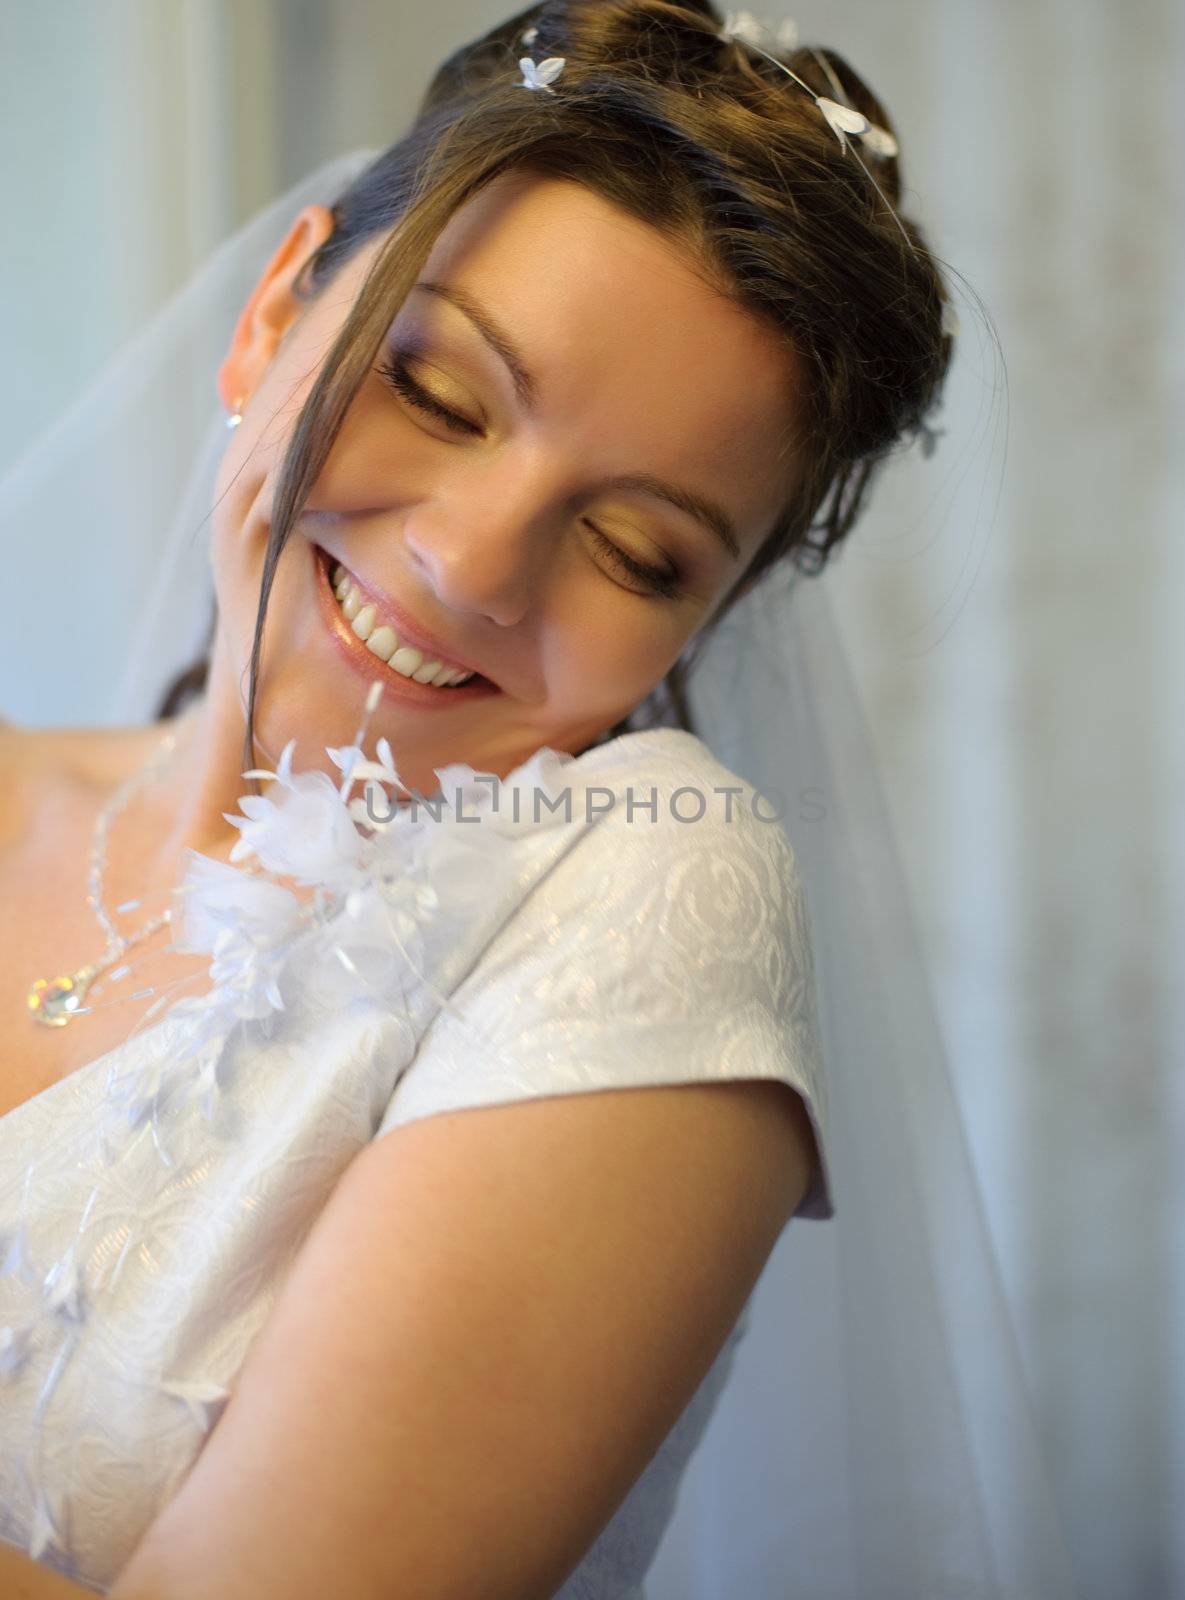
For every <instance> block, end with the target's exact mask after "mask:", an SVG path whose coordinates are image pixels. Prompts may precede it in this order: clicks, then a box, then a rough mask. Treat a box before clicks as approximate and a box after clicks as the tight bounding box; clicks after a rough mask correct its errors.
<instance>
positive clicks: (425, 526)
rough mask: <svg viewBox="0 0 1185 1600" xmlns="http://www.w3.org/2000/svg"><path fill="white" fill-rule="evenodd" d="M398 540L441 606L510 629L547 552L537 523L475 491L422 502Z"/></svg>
mask: <svg viewBox="0 0 1185 1600" xmlns="http://www.w3.org/2000/svg"><path fill="white" fill-rule="evenodd" d="M404 541H405V544H406V547H407V550H408V552H409V554H410V555H411V558H412V560H413V561H414V562H415V563H416V564H417V566H418V567H419V568H420V570H421V572H422V573H423V576H424V580H425V582H426V583H428V584H430V585H431V587H432V589H433V592H434V593H435V595H436V597H437V599H438V600H439V601H440V603H441V605H442V606H444V607H447V608H448V609H449V610H450V611H456V612H461V613H465V612H470V613H474V614H480V615H482V616H485V617H489V618H490V620H491V621H492V622H496V623H498V624H499V625H500V626H501V627H504V628H509V627H513V626H514V624H515V623H517V622H521V621H522V619H523V618H524V617H525V616H526V615H527V612H528V611H529V609H530V606H531V602H532V596H533V595H534V594H535V592H536V590H537V589H538V586H539V584H540V583H541V582H542V581H543V574H544V568H545V566H546V563H547V551H546V548H545V545H544V542H543V538H542V530H541V528H540V526H539V524H538V522H537V521H535V522H533V521H532V518H531V517H530V516H529V515H524V513H523V508H522V506H521V504H520V505H519V506H518V507H517V508H515V507H513V506H510V505H509V504H506V503H503V504H502V505H496V504H492V503H491V498H490V497H486V498H483V497H481V496H480V495H475V496H472V497H465V498H464V499H457V500H451V501H450V502H449V503H448V505H447V506H446V505H443V504H431V505H429V504H424V505H422V506H420V507H419V508H418V512H417V513H413V515H412V517H411V520H410V521H409V522H408V524H407V526H406V529H405V533H404Z"/></svg>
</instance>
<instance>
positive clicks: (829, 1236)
mask: <svg viewBox="0 0 1185 1600" xmlns="http://www.w3.org/2000/svg"><path fill="white" fill-rule="evenodd" d="M375 153H376V152H373V151H356V152H353V153H351V154H349V155H346V156H343V157H340V158H338V159H336V160H334V161H332V162H330V163H328V164H327V165H325V166H323V167H322V168H320V169H319V170H318V171H317V172H314V173H313V174H312V175H311V176H309V177H308V178H306V179H304V180H303V181H302V182H301V183H299V184H298V185H296V186H295V187H294V188H293V189H291V190H289V192H288V193H287V194H285V195H283V196H282V197H281V198H280V199H278V200H276V201H275V202H274V203H273V204H271V205H270V206H268V207H267V208H266V209H265V210H264V211H262V212H261V213H260V214H259V215H258V216H256V217H255V218H254V219H253V220H252V221H251V222H250V223H248V224H247V225H246V226H245V227H244V228H242V229H241V230H240V232H239V233H238V234H236V235H235V236H234V237H233V238H232V239H230V240H229V241H227V242H226V243H225V244H224V245H223V246H222V247H221V248H220V249H219V250H218V251H217V252H216V253H215V254H214V255H213V256H212V257H211V258H210V260H209V261H208V262H207V263H206V265H205V266H204V267H203V268H202V270H201V271H200V272H199V273H198V274H197V275H196V276H195V277H194V278H193V279H192V281H191V282H190V283H189V284H188V285H187V287H186V288H185V289H184V290H183V291H182V292H181V293H180V294H179V295H178V296H177V297H176V298H175V299H174V300H173V301H172V302H171V303H170V304H169V305H168V306H166V308H165V309H164V310H163V311H161V312H160V313H159V314H158V315H157V316H155V317H154V318H153V319H152V320H151V321H150V322H149V323H148V324H147V326H146V327H145V328H144V329H143V331H142V332H141V333H140V334H139V335H138V336H137V337H136V338H135V339H134V340H132V341H131V342H130V343H129V345H128V346H127V347H126V348H125V349H124V350H123V351H122V352H121V353H120V354H119V356H117V358H116V359H115V360H114V361H113V362H112V363H111V364H110V365H109V366H108V367H107V369H106V370H105V371H104V372H103V373H101V374H100V376H99V378H98V379H97V380H96V381H95V382H94V383H93V384H92V385H91V386H90V387H89V388H88V389H87V390H86V391H85V392H84V393H83V395H82V396H81V397H80V398H79V399H78V400H77V401H76V402H75V403H74V405H73V406H71V407H70V409H69V410H67V411H66V412H65V414H64V415H63V416H62V417H61V418H60V419H59V420H58V422H56V423H55V424H54V425H53V426H52V427H51V428H50V429H49V430H48V431H47V432H46V433H45V434H44V435H43V436H42V437H41V438H40V439H39V440H38V441H37V442H36V443H35V444H34V446H33V447H32V448H31V449H30V450H29V451H27V452H26V453H25V455H24V456H23V457H22V458H21V459H20V460H19V461H18V463H17V465H16V466H15V467H13V468H12V469H11V470H10V471H9V472H8V473H7V474H6V475H5V477H4V478H3V479H2V480H0V548H2V549H3V552H4V553H5V554H6V555H8V556H10V557H11V558H13V560H14V561H15V560H16V558H17V556H18V554H19V556H20V558H21V560H22V562H24V561H27V559H28V551H29V534H30V529H41V530H44V533H43V534H42V538H43V539H44V540H45V541H46V543H47V545H48V546H49V547H50V548H51V549H52V542H53V540H54V538H55V530H60V529H67V528H80V527H84V528H85V529H86V530H87V541H86V544H85V546H84V547H83V549H82V550H81V551H80V552H79V555H78V561H77V563H76V564H75V568H74V571H75V579H76V581H75V584H74V586H73V587H72V588H71V590H70V591H68V592H64V593H57V592H55V601H56V603H57V605H58V620H59V623H60V624H62V625H63V626H65V627H68V628H69V629H70V630H71V632H70V634H69V637H70V638H71V639H72V640H73V641H74V646H75V648H73V649H72V651H71V654H72V656H73V660H74V661H75V662H76V663H80V664H81V665H79V666H76V667H75V668H74V672H75V681H76V683H77V688H78V695H77V707H78V710H77V714H76V715H75V716H74V718H73V720H74V721H75V722H77V723H79V724H81V723H86V722H99V723H107V722H111V723H129V722H141V721H146V720H148V719H149V718H150V717H151V716H152V715H153V714H154V712H155V709H156V705H157V703H158V701H159V699H160V696H161V694H162V692H163V689H164V687H165V686H166V685H167V684H168V682H169V681H171V679H172V678H173V676H174V675H175V674H176V672H177V671H179V670H180V669H181V668H182V667H183V666H185V665H187V664H188V663H189V662H190V661H191V660H192V659H193V657H194V656H195V655H196V654H197V652H198V651H199V649H200V648H201V647H202V645H203V644H204V641H205V635H206V630H207V626H208V623H209V618H210V609H211V604H212V591H211V578H210V572H209V565H208V556H207V526H206V518H207V515H208V512H209V510H210V506H211V502H212V498H213V483H214V478H215V472H216V468H217V465H218V461H219V457H220V455H221V452H222V450H223V448H224V446H225V443H226V440H227V438H228V437H229V436H228V434H227V432H226V430H225V426H224V414H223V412H222V409H221V406H220V405H219V403H218V400H217V396H216V391H215V382H214V380H215V373H216V370H217V366H218V364H219V361H220V360H221V357H222V354H223V352H224V351H225V349H226V346H227V343H228V342H229V338H230V335H231V331H232V329H233V326H234V322H235V319H236V317H237V315H238V312H239V309H240V307H241V305H242V304H243V302H244V301H245V300H246V298H247V296H248V294H249V292H250V290H251V288H252V286H253V284H254V282H255V280H256V278H257V277H258V275H259V273H260V272H261V270H262V268H263V266H264V265H265V263H266V261H267V260H268V258H269V256H270V255H271V253H272V252H273V251H274V249H275V248H276V246H277V245H278V244H279V242H280V240H281V239H282V238H283V236H284V234H285V232H286V231H287V228H288V226H289V225H290V223H291V221H292V219H293V218H294V217H295V215H296V213H297V212H298V211H299V210H300V208H301V207H302V206H303V205H305V204H306V203H309V202H310V201H319V202H321V203H323V204H326V205H332V203H333V201H334V200H335V199H336V197H337V195H338V193H339V192H340V191H341V190H342V189H343V188H344V187H345V186H346V185H347V183H348V182H349V181H350V179H351V178H352V177H353V176H354V175H355V174H356V173H357V172H358V171H359V170H360V169H361V168H362V166H363V165H365V164H366V163H367V162H368V161H369V160H370V159H371V158H372V156H373V155H374V154H375ZM8 605H9V613H8V616H7V619H6V620H7V629H6V637H7V644H6V646H5V648H7V649H8V650H9V651H10V652H11V654H10V655H9V657H8V660H9V662H10V663H14V662H17V661H19V662H20V663H21V665H22V669H23V671H25V672H27V673H28V674H29V675H30V680H31V681H33V682H38V681H42V680H41V678H40V677H39V674H41V673H42V671H43V670H44V672H45V673H46V674H48V673H50V672H51V671H52V670H53V669H54V666H55V664H57V665H59V666H60V659H61V654H62V651H61V645H60V643H59V640H60V638H61V628H59V630H58V633H57V636H56V637H55V638H53V639H50V638H48V637H47V636H46V630H45V629H44V627H43V625H42V622H41V619H40V618H38V617H36V616H35V615H33V614H32V608H29V607H27V604H26V605H25V606H24V608H23V609H22V605H21V603H20V602H17V601H16V600H15V598H13V591H10V598H9V602H8ZM112 638H115V639H117V640H120V641H125V640H126V653H125V658H124V661H123V667H122V673H121V675H120V677H119V681H118V682H117V683H116V684H115V685H114V687H113V686H112V683H111V682H110V681H102V680H100V681H98V682H97V683H96V682H95V679H94V677H93V675H92V671H93V669H91V668H89V667H87V666H86V665H85V663H87V662H88V661H92V660H93V659H94V655H93V652H94V651H97V650H98V649H99V648H100V647H101V645H102V644H103V642H104V641H108V642H109V641H110V640H111V639H112ZM88 652H90V653H88ZM6 692H7V690H6ZM690 704H691V709H692V712H693V715H694V717H695V721H696V731H697V732H698V733H699V734H700V736H701V737H702V738H703V739H704V741H705V743H707V744H708V746H709V747H710V748H711V749H712V750H713V752H714V753H715V754H716V755H717V756H718V757H719V758H720V759H721V760H722V761H723V762H725V764H726V765H728V766H729V767H731V768H732V769H733V770H734V771H735V772H737V773H739V774H740V775H741V776H742V777H744V778H746V779H747V780H749V781H750V782H751V783H753V784H755V785H756V786H757V787H758V788H760V789H761V790H762V791H763V792H764V793H765V794H766V795H768V796H771V797H774V796H782V797H784V799H785V801H786V803H787V812H786V816H785V821H784V824H783V825H784V827H785V829H786V832H787V834H788V835H789V837H790V840H791V843H792V845H793V846H794V850H795V853H796V855H797V858H798V862H799V865H800V868H801V871H802V875H803V880H804V883H805V887H806V892H807V898H808V905H809V912H810V921H811V932H812V938H813V943H814V948H815V956H816V966H817V971H816V976H817V983H818V994H819V1002H820V1011H821V1018H820V1020H821V1026H822V1037H823V1045H824V1053H825V1057H826V1065H827V1082H828V1091H829V1102H830V1130H831V1140H832V1147H831V1151H830V1157H831V1164H830V1176H831V1181H832V1190H833V1196H834V1201H835V1206H836V1214H835V1216H834V1217H832V1218H830V1219H826V1220H808V1219H805V1218H800V1219H795V1220H794V1221H793V1222H792V1223H791V1224H790V1226H789V1227H788V1228H787V1229H786V1231H785V1233H784V1234H783V1236H782V1238H781V1240H780V1242H779V1244H778V1246H777V1248H776V1250H775V1251H774V1254H773V1256H772V1257H771V1258H770V1261H769V1263H768V1266H767V1268H766V1271H765V1273H764V1275H763V1277H762V1280H761V1282H760V1284H759V1285H758V1288H757V1291H756V1294H755V1297H754V1301H753V1314H752V1318H751V1322H750V1326H749V1330H748V1333H747V1334H746V1336H745V1338H744V1339H743V1340H742V1342H741V1344H740V1346H739V1349H738V1353H737V1356H736V1361H735V1366H734V1369H733V1372H732V1376H731V1378H730V1380H729V1382H728V1384H727V1386H726V1388H725V1390H724V1392H723V1395H722V1397H721V1399H720V1401H719V1404H718V1406H717V1409H716V1412H715V1414H714V1415H713V1417H712V1419H711V1421H710V1423H709V1425H708V1428H707V1431H706V1433H705V1435H704V1438H703V1441H702V1443H701V1446H700V1448H699V1451H698V1452H697V1454H696V1455H695V1457H694V1458H693V1460H692V1463H691V1466H690V1468H689V1469H688V1473H687V1476H686V1477H685V1479H684V1482H683V1486H682V1488H681V1491H680V1495H679V1500H678V1503H677V1505H676V1509H675V1512H674V1516H673V1519H672V1522H671V1524H670V1526H669V1528H668V1531H667V1534H666V1536H665V1537H664V1539H663V1541H662V1544H661V1545H660V1547H659V1551H658V1555H657V1558H656V1561H655V1564H654V1566H653V1568H652V1570H651V1573H650V1575H649V1577H648V1579H647V1584H646V1594H647V1597H648V1600H788V1597H798V1600H874V1597H875V1600H953V1597H955V1596H956V1595H957V1596H959V1597H960V1600H989V1597H990V1600H1005V1597H1008V1600H1066V1597H1069V1596H1070V1595H1071V1594H1072V1583H1071V1578H1070V1567H1069V1562H1068V1559H1067V1555H1066V1551H1065V1548H1064V1544H1063V1540H1062V1533H1061V1527H1060V1523H1059V1518H1058V1514H1057V1511H1056V1509H1055V1504H1054V1500H1053V1496H1052V1492H1051V1488H1050V1484H1049V1481H1048V1478H1047V1474H1046V1468H1045V1464H1044V1462H1043V1460H1042V1456H1041V1451H1040V1447H1039V1443H1038V1439H1037V1435H1036V1431H1035V1428H1034V1423H1033V1416H1032V1409H1031V1405H1030V1401H1029V1398H1028V1396H1027V1394H1026V1389H1025V1384H1024V1381H1023V1376H1022V1371H1021V1366H1020V1361H1019V1354H1018V1348H1017V1344H1016V1340H1015V1336H1014V1332H1013V1328H1012V1325H1011V1322H1010V1319H1009V1315H1008V1310H1007V1306H1006V1303H1005V1300H1004V1297H1003V1294H1002V1291H1001V1285H1000V1280H999V1276H998V1272H997V1268H996V1264H995V1261H994V1258H993V1254H992V1249H991V1245H990V1241H989V1235H988V1231H987V1227H986V1223H985V1219H984V1213H983V1208H982V1204H981V1200H980V1197H979V1193H978V1188H977V1184H976V1179H975V1175H974V1170H973V1167H972V1164H971V1159H970V1155H969V1150H968V1145H967V1141H966V1138H965V1135H964V1132H963V1128H962V1125H961V1122H960V1117H959V1113H958V1109H957V1103H956V1100H955V1096H954V1093H953V1089H952V1084H951V1077H950V1073H949V1070H948V1067H947V1063H946V1059H945V1053H944V1046H943V1042H942V1039H941V1035H940V1031H939V1028H938V1025H937V1021H936V1016H935V1011H934V1008H933V1005H932V1002H931V998H930V994H929V991H928V980H927V976H926V972H925V967H924V964H923V961H922V958H921V955H920V950H919V945H918V941H917V938H916V935H915V932H914V929H913V924H912V914H911V910H910V905H909V899H908V895H907V892H906V887H905V882H904V878H903V874H902V871H901V868H900V865H899V861H898V856H897V852H896V848H895V845H894V842H893V836H892V832H891V827H890V824H889V820H888V815H887V811H886V808H885V805H884V802H883V799H882V796H881V790H880V781H879V777H878V773H877V766H876V760H875V757H874V755H873V751H872V746H871V742H870V740H869V738H868V735H867V733H866V730H865V727H864V724H863V720H862V715H861V711H860V707H859V702H858V698H857V696H856V694H855V692H854V689H853V685H852V681H851V678H850V675H849V671H848V667H847V662H846V658H845V654H844V650H843V646H842V643H841V641H840V637H839V633H838V631H837V628H836V626H835V625H834V623H833V620H832V612H831V607H830V604H829V601H828V578H827V575H826V574H824V575H823V576H822V577H820V578H800V579H798V580H797V582H795V583H794V584H793V585H790V584H788V582H787V577H786V574H785V573H782V574H780V575H779V574H777V573H776V572H775V573H772V574H770V575H769V576H768V577H767V578H766V579H765V580H764V581H763V582H762V584H761V585H759V587H758V588H757V589H756V590H755V591H754V593H753V594H751V595H750V596H748V597H747V598H746V599H745V600H744V601H742V602H740V603H739V604H738V605H737V606H736V607H735V608H734V610H733V611H732V612H731V613H730V614H729V616H728V617H727V618H726V619H725V620H724V622H723V623H722V624H721V626H720V628H719V629H718V630H717V633H716V634H715V635H714V636H713V637H712V638H711V640H710V642H709V643H708V645H707V648H706V649H705V651H704V654H703V657H702V660H701V663H700V665H699V667H698V669H697V670H696V672H695V673H694V674H693V677H692V680H691V688H690ZM5 709H6V710H10V709H12V700H11V696H10V697H9V699H8V703H7V704H6V706H5ZM23 720H25V721H37V720H39V719H38V718H37V716H36V714H35V709H34V711H33V712H31V713H30V714H28V715H26V716H25V717H24V718H23Z"/></svg>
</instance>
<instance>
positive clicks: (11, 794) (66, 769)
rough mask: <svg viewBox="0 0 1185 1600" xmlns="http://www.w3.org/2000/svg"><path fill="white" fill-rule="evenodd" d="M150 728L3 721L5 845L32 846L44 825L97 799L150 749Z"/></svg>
mask: <svg viewBox="0 0 1185 1600" xmlns="http://www.w3.org/2000/svg"><path fill="white" fill-rule="evenodd" d="M151 733H152V730H151V729H143V728H70V727H65V728H36V727H26V726H23V725H21V724H19V723H15V722H10V721H7V720H4V719H0V846H8V847H10V848H11V847H12V846H13V845H14V844H15V843H17V842H20V843H22V844H27V845H29V846H30V847H32V846H33V844H34V841H35V837H36V836H37V834H38V833H39V831H41V829H42V827H47V828H49V829H50V830H51V831H52V830H53V829H56V828H57V827H58V826H59V825H60V824H61V823H62V821H63V819H64V818H66V817H69V816H73V815H74V814H75V812H76V810H78V809H79V808H81V809H82V810H86V809H87V808H88V807H90V806H92V805H93V803H94V796H95V794H96V793H106V792H108V791H109V789H110V787H111V785H112V784H113V783H116V782H118V781H119V778H120V776H121V775H122V774H124V773H126V772H127V771H130V770H131V769H132V765H133V763H134V762H135V761H136V760H137V759H142V755H140V756H138V754H137V753H138V752H141V751H143V750H144V749H146V748H147V744H146V740H147V739H148V738H149V737H150V736H151Z"/></svg>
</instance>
